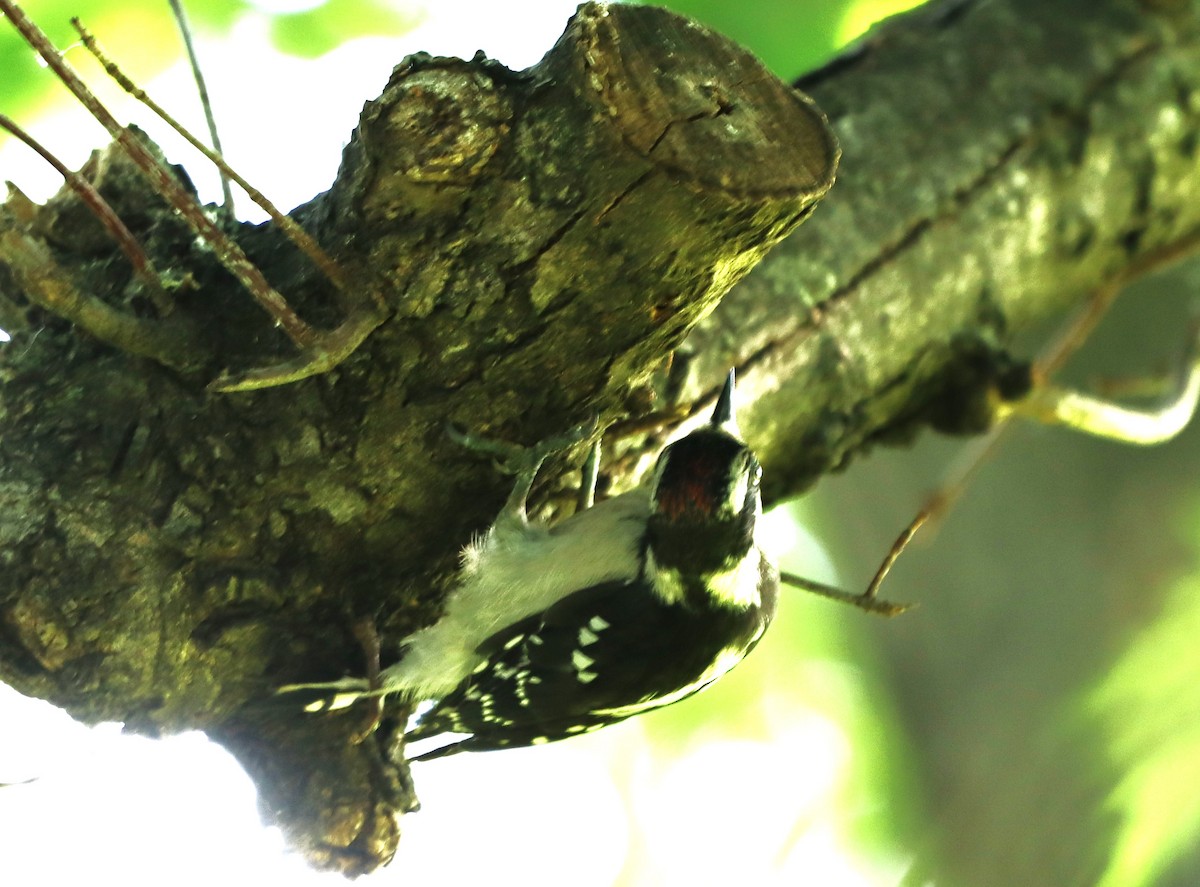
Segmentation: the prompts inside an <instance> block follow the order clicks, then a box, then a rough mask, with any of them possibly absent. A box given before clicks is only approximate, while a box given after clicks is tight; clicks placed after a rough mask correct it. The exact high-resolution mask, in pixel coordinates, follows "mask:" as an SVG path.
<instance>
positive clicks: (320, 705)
mask: <svg viewBox="0 0 1200 887" xmlns="http://www.w3.org/2000/svg"><path fill="white" fill-rule="evenodd" d="M382 695H383V690H380V689H374V690H372V689H371V685H370V683H369V682H368V681H367V680H366V679H365V678H342V679H341V680H340V681H329V682H327V683H323V684H285V685H284V686H282V687H279V688H278V689H277V690H276V691H275V696H276V697H284V698H283V699H280V700H279V701H281V702H284V701H286V702H288V703H292V702H294V703H295V704H296V705H297V707H300V708H303V709H304V710H305V711H307V712H314V713H315V712H322V711H337V710H338V709H341V708H347V707H349V706H351V705H353V704H354V703H356V702H358V701H359V700H360V699H369V698H370V697H373V696H382Z"/></svg>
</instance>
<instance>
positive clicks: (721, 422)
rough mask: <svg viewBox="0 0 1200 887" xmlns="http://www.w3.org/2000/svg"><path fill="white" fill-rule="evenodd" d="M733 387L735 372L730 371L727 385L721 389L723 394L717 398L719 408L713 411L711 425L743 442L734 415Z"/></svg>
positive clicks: (726, 379)
mask: <svg viewBox="0 0 1200 887" xmlns="http://www.w3.org/2000/svg"><path fill="white" fill-rule="evenodd" d="M733 385H734V372H733V370H732V369H730V370H729V375H728V376H726V377H725V385H724V387H722V388H721V394H720V396H718V397H717V406H716V409H714V410H713V415H712V420H711V424H712V426H713V427H714V428H720V429H721V430H722V431H725V432H728V433H729V434H732V435H733V436H734V437H736V438H738V439H739V440H741V437H742V433H741V431H739V430H738V427H737V418H736V417H735V416H734V415H733Z"/></svg>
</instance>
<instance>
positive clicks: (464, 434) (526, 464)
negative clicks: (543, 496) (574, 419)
mask: <svg viewBox="0 0 1200 887" xmlns="http://www.w3.org/2000/svg"><path fill="white" fill-rule="evenodd" d="M599 427H600V417H599V416H593V417H592V419H591V421H589V422H585V423H584V424H582V425H576V426H575V427H574V428H572V429H570V430H569V431H566V432H564V433H563V434H557V435H555V436H553V437H548V438H546V439H545V440H540V441H538V442H537V443H536V444H534V445H533V446H530V447H526V446H522V445H521V444H515V443H510V442H509V441H506V440H498V439H496V438H492V437H483V436H482V435H476V434H472V433H471V432H469V431H459V430H458V429H457V428H455V427H454V426H453V425H451V424H447V425H446V434H447V435H448V436H449V437H450V439H451V440H452V441H454V442H455V443H456V444H458V445H459V446H461V447H464V448H466V449H468V450H472V451H473V452H476V453H482V454H484V455H487V456H491V457H492V459H493V461H494V462H495V465H496V469H497V470H498V471H502V472H503V473H504V474H511V475H521V474H525V473H527V472H530V471H532V472H534V473H536V472H537V469H538V468H539V467H541V464H542V463H543V462H545V461H546V459H548V458H549V457H550V456H553V455H554V454H555V453H561V452H562V451H563V450H566V449H568V448H570V447H573V446H575V444H577V443H580V442H581V441H584V440H587V439H588V438H589V437H591V436H592V435H593V434H595V433H596V430H597V429H598V428H599Z"/></svg>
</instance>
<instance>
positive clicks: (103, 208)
mask: <svg viewBox="0 0 1200 887" xmlns="http://www.w3.org/2000/svg"><path fill="white" fill-rule="evenodd" d="M0 128H3V129H6V130H8V132H10V133H12V134H13V135H14V136H16V137H17V138H18V139H20V140H21V141H22V142H24V143H25V144H26V145H28V146H29V147H30V148H32V149H33V150H34V151H36V152H37V153H38V154H39V155H40V156H41V158H42V159H43V160H45V161H46V162H47V163H49V164H50V165H51V166H52V167H54V169H55V171H57V172H58V174H59V175H61V176H62V177H63V179H64V180H65V181H66V183H67V185H68V186H70V188H71V190H72V191H74V192H75V193H76V194H77V195H79V199H80V200H82V201H83V202H84V204H86V205H87V207H88V209H90V210H91V211H92V215H94V216H95V217H96V218H97V219H98V220H99V222H100V224H101V225H103V226H104V228H105V230H106V231H108V233H109V236H111V237H112V239H113V240H115V241H116V242H117V246H119V247H120V248H121V252H123V253H124V254H125V258H127V259H128V260H129V264H130V265H132V266H133V273H134V274H136V275H137V278H138V280H140V281H141V282H142V283H143V284H145V286H146V289H147V291H148V292H149V295H150V299H151V301H153V302H154V305H155V307H156V308H158V311H159V314H160V315H161V316H163V317H165V316H166V315H167V314H169V313H171V311H172V310H173V308H174V305H173V304H172V303H171V300H170V298H169V297H168V296H167V294H166V291H165V290H163V287H162V279H161V278H160V277H159V275H158V271H157V270H156V269H155V267H154V263H153V262H151V261H150V257H149V256H148V255H146V252H145V250H143V249H142V246H141V244H140V243H138V242H137V238H136V237H134V236H133V232H132V231H130V230H129V228H127V227H126V226H125V223H124V222H122V221H121V218H120V217H119V216H118V215H117V214H116V212H115V211H114V210H113V208H112V206H110V205H109V203H108V201H107V200H105V199H104V198H103V197H102V196H101V195H100V192H99V191H97V190H96V188H95V186H94V185H92V183H91V182H89V181H88V180H87V179H85V178H84V177H83V176H81V175H80V174H79V173H77V172H75V171H73V170H70V169H67V167H66V166H65V165H63V162H62V161H61V160H59V159H58V158H57V157H55V156H54V155H53V154H52V153H50V151H49V150H48V149H47V148H46V147H45V146H44V145H42V143H41V142H39V141H38V140H37V139H35V138H34V137H33V136H31V135H30V134H29V133H28V132H26V131H25V130H24V129H22V128H21V127H20V126H18V125H17V123H16V121H14V120H12V119H11V118H10V117H8V116H7V115H4V114H0Z"/></svg>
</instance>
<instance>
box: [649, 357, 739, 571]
mask: <svg viewBox="0 0 1200 887" xmlns="http://www.w3.org/2000/svg"><path fill="white" fill-rule="evenodd" d="M733 385H734V377H733V371H732V370H730V372H729V377H728V378H727V379H726V381H725V387H724V388H723V389H722V390H721V395H720V397H719V398H717V406H716V409H715V410H714V411H713V416H712V419H711V420H710V421H709V423H708V424H707V425H705V426H704V427H703V428H699V429H697V430H696V431H693V432H692V433H691V434H689V435H687V437H683V438H681V439H679V440H677V441H675V442H674V443H672V444H670V445H669V446H667V447H666V449H664V450H663V451H662V454H661V455H660V456H659V457H658V465H657V466H656V467H655V469H654V481H653V484H652V487H651V497H650V502H651V506H650V507H651V513H650V521H649V531H648V537H647V543H648V545H649V548H650V551H651V553H652V554H653V556H654V560H655V563H656V564H657V565H658V566H660V567H664V568H667V569H671V570H677V571H679V572H681V573H687V574H708V573H716V572H722V571H725V570H728V569H729V568H730V567H731V566H732V565H733V564H735V563H737V562H738V561H739V560H740V559H741V558H742V557H743V556H745V554H746V552H747V551H749V550H750V547H751V546H752V545H753V544H754V523H755V521H756V520H757V518H758V516H759V514H760V513H761V511H762V504H761V501H760V499H759V493H758V487H759V479H760V477H761V475H762V468H761V467H759V464H758V460H757V459H755V458H754V454H753V453H752V452H750V449H749V448H748V447H747V446H746V445H745V444H744V443H743V442H742V439H741V436H740V433H739V432H738V428H737V423H736V421H735V419H734V414H733Z"/></svg>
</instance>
